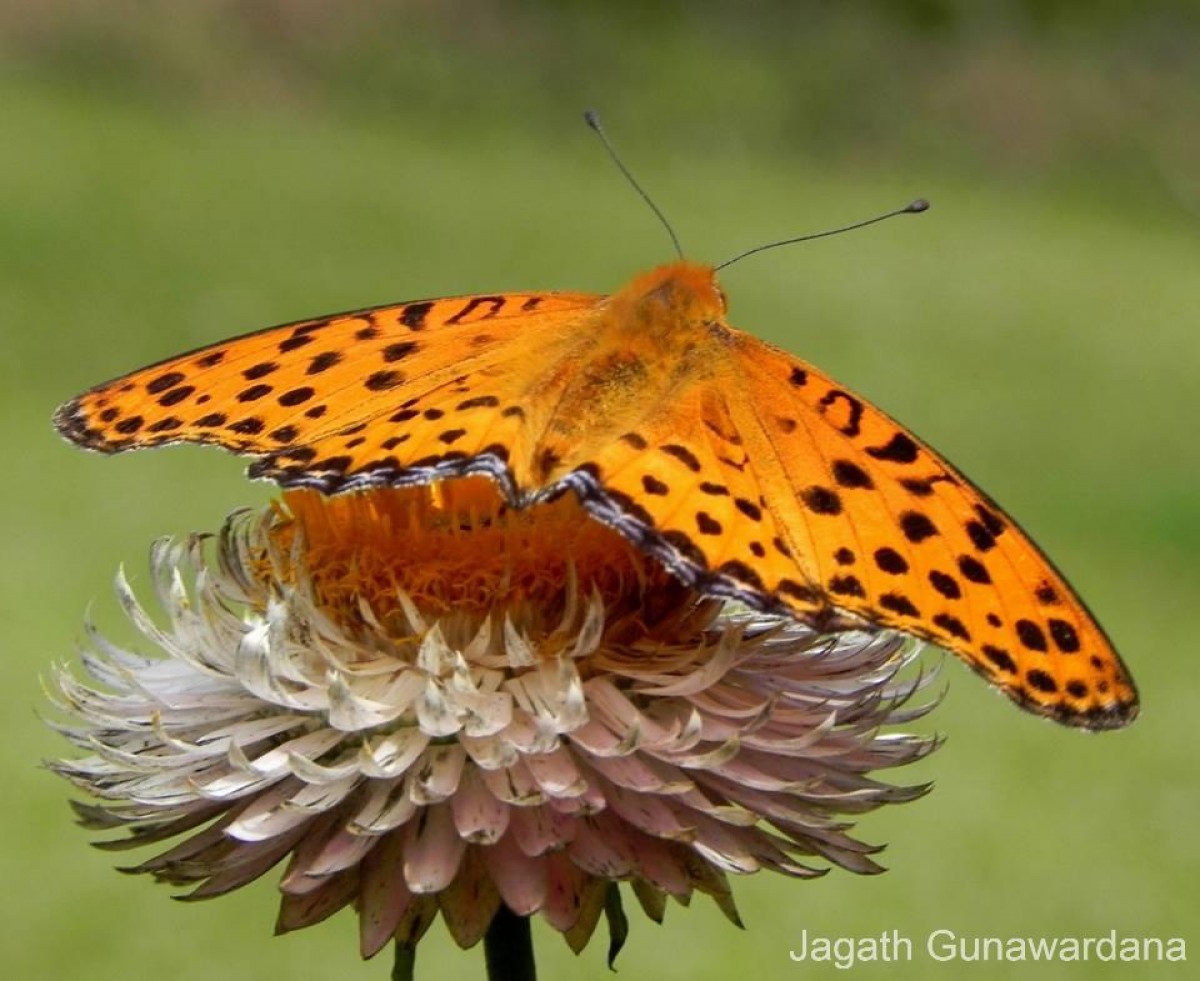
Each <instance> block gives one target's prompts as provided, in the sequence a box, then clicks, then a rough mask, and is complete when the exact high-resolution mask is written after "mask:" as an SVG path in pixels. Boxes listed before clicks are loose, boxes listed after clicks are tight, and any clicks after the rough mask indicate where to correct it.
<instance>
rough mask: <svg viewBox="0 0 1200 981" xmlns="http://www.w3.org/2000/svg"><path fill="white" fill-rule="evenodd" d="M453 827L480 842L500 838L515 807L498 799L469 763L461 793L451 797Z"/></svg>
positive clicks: (490, 841)
mask: <svg viewBox="0 0 1200 981" xmlns="http://www.w3.org/2000/svg"><path fill="white" fill-rule="evenodd" d="M450 807H451V810H452V811H453V812H454V827H455V828H456V829H457V831H458V833H459V835H460V836H461V837H462V838H464V839H465V840H467V841H469V842H472V843H474V844H479V845H491V844H494V843H495V842H497V841H499V840H500V839H501V838H502V837H503V836H504V832H505V831H506V830H507V829H508V823H509V819H510V815H511V814H512V810H513V809H512V807H511V806H510V805H508V804H505V803H503V802H502V801H499V800H497V799H496V797H495V796H494V795H493V794H492V792H491V791H490V790H488V789H487V785H486V784H485V783H484V781H483V777H482V776H480V774H479V771H478V770H477V769H475V767H473V766H469V767H467V769H466V772H465V773H464V774H463V778H462V781H461V782H460V784H459V788H458V792H457V793H456V794H455V795H454V796H453V797H452V798H451V800H450Z"/></svg>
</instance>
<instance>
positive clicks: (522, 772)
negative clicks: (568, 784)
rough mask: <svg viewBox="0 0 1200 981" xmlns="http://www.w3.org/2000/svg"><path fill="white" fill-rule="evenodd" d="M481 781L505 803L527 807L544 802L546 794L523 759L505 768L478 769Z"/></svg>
mask: <svg viewBox="0 0 1200 981" xmlns="http://www.w3.org/2000/svg"><path fill="white" fill-rule="evenodd" d="M479 772H480V776H482V777H483V782H484V783H485V784H487V788H488V790H490V791H491V792H492V794H493V795H494V796H495V797H496V799H497V800H502V801H504V803H506V804H515V805H517V806H518V807H529V806H530V805H533V804H541V803H543V802H545V800H546V795H545V794H544V793H542V791H541V789H540V788H539V787H538V785H537V783H536V781H535V780H534V779H533V775H532V774H531V773H530V772H529V768H528V767H526V766H525V762H524V760H522V759H520V758H518V759H517V761H516V762H515V763H514V764H513V765H512V766H510V767H508V768H507V769H505V770H480V771H479Z"/></svg>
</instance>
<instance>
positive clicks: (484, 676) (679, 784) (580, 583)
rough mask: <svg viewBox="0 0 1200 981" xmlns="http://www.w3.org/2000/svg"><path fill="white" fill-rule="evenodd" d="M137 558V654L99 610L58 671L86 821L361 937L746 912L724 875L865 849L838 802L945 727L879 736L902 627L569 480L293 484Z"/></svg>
mask: <svg viewBox="0 0 1200 981" xmlns="http://www.w3.org/2000/svg"><path fill="white" fill-rule="evenodd" d="M151 567H152V570H153V582H154V585H155V589H156V592H157V599H158V602H159V604H160V605H161V607H162V611H163V616H162V617H161V618H160V619H161V620H162V624H161V625H159V624H158V623H156V622H155V620H154V619H153V618H152V617H151V615H150V614H149V613H148V612H147V611H146V610H145V609H144V608H143V607H142V606H141V605H140V604H139V602H138V601H137V599H135V597H134V595H133V592H132V590H131V588H130V586H129V584H128V583H127V581H126V579H125V578H124V576H123V575H119V576H118V578H117V593H118V596H119V598H120V601H121V603H122V605H123V607H124V608H125V611H126V613H127V614H128V615H129V617H130V619H131V620H132V621H133V623H134V624H135V625H136V627H137V628H138V630H139V631H140V632H141V633H142V634H143V635H144V636H145V637H146V638H147V639H148V640H149V641H150V642H151V643H152V644H153V645H154V646H155V647H157V648H158V649H159V651H158V652H157V653H155V654H154V655H151V656H145V655H142V654H137V653H134V652H131V651H127V650H124V649H121V648H119V647H117V646H115V645H113V644H111V643H109V642H108V641H107V640H105V639H104V638H103V637H102V636H101V635H100V634H99V633H98V632H97V631H96V630H95V629H94V628H92V627H91V626H90V625H89V627H88V635H89V638H90V641H91V650H89V651H87V652H85V654H84V655H83V667H84V669H85V671H86V673H87V675H88V676H89V677H90V680H88V681H81V680H79V679H77V678H76V677H75V676H74V675H73V674H72V673H71V672H70V671H68V670H67V669H66V668H65V667H64V668H60V669H58V670H57V672H56V673H55V676H54V678H53V682H54V685H53V687H54V689H55V694H56V699H57V701H58V703H59V705H60V707H61V708H62V709H64V711H65V712H66V713H67V714H68V715H69V716H70V721H69V722H67V723H65V724H62V725H60V726H59V728H60V729H61V730H62V731H63V732H64V734H65V735H66V736H67V737H68V738H69V739H70V740H71V741H72V742H73V743H74V744H75V745H76V746H77V747H78V748H79V749H80V750H82V751H83V752H84V753H85V754H86V755H84V756H83V757H82V758H77V759H72V760H62V761H58V762H56V763H54V764H52V766H53V768H54V769H55V770H56V771H57V772H58V773H60V774H62V775H63V776H65V777H66V778H68V779H69V780H71V781H72V782H73V783H74V784H75V785H76V786H77V787H78V788H80V789H81V790H83V791H85V792H86V793H87V794H89V795H91V796H93V797H95V798H97V799H98V803H89V804H77V805H76V808H77V811H78V813H79V815H80V817H81V819H82V823H84V824H85V825H86V826H87V827H90V828H96V829H110V830H111V829H114V828H125V829H127V830H128V832H129V836H128V837H127V838H124V839H118V841H117V842H115V843H110V844H112V845H119V846H125V845H132V844H136V845H140V844H148V843H157V842H162V841H164V840H166V839H169V838H180V839H181V840H180V841H179V842H178V843H177V844H175V845H174V846H173V847H170V848H168V849H167V850H166V851H163V852H161V853H160V854H157V855H155V856H154V857H152V858H150V859H148V860H147V861H144V862H142V863H141V864H140V865H138V866H136V868H135V871H138V872H148V873H151V874H152V875H153V876H155V877H156V878H158V879H160V880H165V881H167V882H169V883H172V884H174V885H180V886H191V887H193V888H192V891H191V892H190V893H189V897H191V898H205V897H210V896H216V895H220V894H222V893H225V892H228V891H230V890H232V889H236V888H238V887H239V886H242V885H244V884H246V883H248V882H250V881H251V880H253V879H256V878H257V877H258V876H260V875H262V874H263V873H265V872H267V871H268V870H269V869H271V868H272V867H274V866H275V865H277V864H278V863H280V862H282V861H284V860H285V859H286V860H287V867H286V871H285V872H284V874H283V877H282V881H281V883H280V889H281V891H282V902H281V907H280V912H279V918H278V924H277V929H278V930H279V931H281V932H282V931H288V930H293V929H297V928H299V927H304V926H308V925H310V924H313V923H316V922H318V921H320V920H322V919H324V918H325V917H327V916H329V915H330V914H332V913H334V912H336V911H337V910H339V909H341V908H342V907H344V906H346V905H349V904H353V905H354V906H355V907H357V910H358V915H359V918H360V924H361V944H360V946H361V953H362V954H363V956H367V957H369V956H371V955H373V954H375V953H376V952H377V951H378V950H379V949H380V948H381V947H382V946H384V945H385V944H386V943H387V942H388V941H389V940H390V939H392V938H393V937H395V938H396V939H397V940H398V942H399V946H400V947H403V948H405V949H409V950H411V949H412V948H413V947H414V946H415V944H416V942H417V940H418V939H419V938H420V936H421V935H422V934H423V933H424V931H425V930H426V929H427V928H428V926H429V925H430V923H431V922H432V921H433V920H434V919H435V918H436V917H437V915H438V913H440V914H441V916H442V918H443V919H444V921H445V923H446V925H447V927H448V928H449V930H450V932H451V934H452V935H453V937H454V939H455V940H456V941H457V942H458V943H459V944H460V945H462V946H464V947H467V946H471V945H472V944H474V943H476V942H477V941H478V940H479V939H480V938H481V937H482V936H483V935H484V934H485V932H486V931H487V930H488V928H489V924H491V923H492V922H493V918H494V917H495V916H496V914H497V912H498V911H500V910H502V909H505V908H506V909H507V910H508V911H511V913H512V914H516V916H518V917H529V916H532V915H534V914H540V915H541V916H542V917H544V918H545V919H546V920H547V921H548V922H549V923H550V924H551V925H552V926H553V927H554V928H555V929H556V930H558V931H560V932H562V933H563V934H564V936H565V937H566V939H567V941H568V943H570V945H571V946H572V947H573V948H574V949H575V950H576V951H579V950H580V949H582V948H583V946H584V945H585V944H586V943H587V941H588V939H589V938H590V936H591V935H592V933H593V931H594V929H595V927H596V924H597V922H598V919H599V917H600V914H601V912H602V911H604V910H605V908H606V904H609V905H608V912H609V914H610V916H611V917H612V920H611V922H612V923H614V924H615V925H616V926H617V928H618V932H620V924H621V922H622V919H623V918H622V917H621V916H619V915H618V914H614V908H613V906H612V905H611V904H612V901H613V897H614V895H615V890H614V888H613V884H614V883H616V882H627V883H628V884H629V885H630V886H631V887H632V891H633V894H634V895H635V896H636V897H637V899H638V900H639V902H640V903H641V905H642V907H643V908H644V910H645V911H646V912H647V913H648V914H649V915H650V916H651V917H652V918H654V919H655V920H658V919H661V917H662V914H663V910H664V907H665V903H666V898H667V897H668V896H671V897H674V898H676V899H678V900H681V901H684V902H686V901H687V900H688V899H689V898H690V897H691V895H692V893H693V892H694V891H699V892H702V893H706V894H708V895H709V896H711V897H713V899H715V901H716V902H717V904H718V905H719V906H720V908H721V909H722V910H723V911H724V913H725V914H726V916H728V917H729V918H730V919H731V920H733V921H734V922H737V912H736V909H735V907H734V902H733V898H732V895H731V892H730V887H729V884H728V881H727V874H728V873H737V874H742V873H749V872H754V871H757V870H759V869H773V870H775V871H778V872H782V873H784V874H787V875H791V876H797V877H810V876H816V875H820V874H822V873H823V872H824V871H826V869H825V868H824V867H823V866H821V865H814V864H812V861H811V860H812V859H813V858H816V859H823V860H827V861H828V862H832V863H834V864H836V865H839V866H842V867H843V868H846V869H849V870H851V871H854V872H860V873H869V872H876V871H879V866H878V865H877V864H876V863H875V862H874V860H873V859H872V858H871V854H872V853H873V852H874V851H876V849H875V848H873V847H871V846H868V845H866V844H863V843H862V842H859V841H857V840H856V839H854V838H853V837H851V836H850V834H849V830H850V824H849V823H847V821H846V817H848V816H853V815H856V814H860V813H862V812H864V811H867V810H869V809H871V808H874V807H877V806H879V805H881V804H885V803H892V802H899V801H906V800H910V799H912V798H913V797H915V796H918V795H919V794H921V793H923V792H924V790H925V789H926V788H924V787H895V786H889V785H887V784H884V783H881V782H879V781H877V780H876V779H874V778H873V777H872V776H871V775H870V774H871V773H872V771H876V770H880V769H885V768H889V767H894V766H898V765H902V764H905V763H908V762H910V761H912V760H915V759H917V758H919V757H921V756H923V755H924V754H925V753H927V752H928V751H929V750H930V749H931V748H932V747H933V746H934V744H935V742H934V740H932V739H931V738H929V737H922V736H915V735H904V734H896V733H884V732H881V727H884V726H888V725H892V724H896V723H905V722H908V721H909V720H911V719H913V718H915V717H917V716H919V715H921V714H923V713H924V712H925V711H927V710H928V708H929V707H930V706H929V704H928V703H926V704H918V705H909V704H907V703H908V699H909V697H910V696H911V695H912V694H913V692H914V691H917V690H918V689H920V688H922V687H923V686H924V684H925V683H926V681H927V680H928V677H929V676H928V675H917V676H916V677H912V672H905V671H904V668H905V667H906V666H907V665H909V664H910V662H911V661H912V659H913V658H914V656H915V654H916V652H917V645H915V644H913V643H911V642H909V641H906V640H904V639H902V638H901V637H900V636H899V635H897V634H894V633H891V632H886V631H874V630H867V629H863V630H857V631H849V632H842V633H836V634H828V635H821V634H819V633H817V632H816V631H814V630H813V629H810V628H809V627H806V626H804V625H802V624H800V623H797V622H795V621H793V620H790V619H787V618H782V617H777V616H767V615H763V614H760V613H755V612H752V611H750V610H747V609H745V608H742V607H740V606H738V605H736V604H732V603H729V602H726V601H723V600H717V599H713V598H708V597H705V596H702V595H699V594H698V593H696V592H694V591H692V590H690V589H688V588H686V587H685V586H683V585H682V584H680V583H679V582H678V581H676V580H675V579H673V578H672V577H671V576H670V575H669V574H668V573H667V572H666V571H665V570H664V569H662V567H660V566H659V565H658V564H657V563H656V562H655V561H654V560H652V559H650V558H648V557H646V556H645V555H643V554H642V553H641V552H639V551H638V550H637V549H636V548H635V547H634V546H632V545H631V544H629V543H628V542H627V541H626V540H625V539H623V538H621V537H620V536H619V535H618V534H616V533H615V532H613V531H611V530H610V529H608V528H607V527H605V526H603V525H601V524H599V523H597V522H595V521H593V520H591V519H589V518H587V516H586V515H585V514H584V512H583V511H582V509H581V508H580V506H579V504H578V503H577V501H576V500H575V499H574V496H573V495H569V494H568V495H564V496H562V497H560V498H559V499H557V500H556V501H554V502H551V503H546V504H542V505H538V506H537V507H533V508H530V509H527V510H519V511H518V510H511V509H507V508H506V507H505V506H504V504H503V503H502V501H501V500H500V498H499V496H498V494H497V492H496V491H495V489H494V487H493V485H491V484H490V483H489V482H487V481H486V480H483V479H482V478H470V479H466V480H461V481H454V482H450V483H445V484H439V485H436V486H433V487H418V488H405V489H391V490H376V491H371V492H369V493H360V494H349V495H343V496H338V497H324V496H321V495H319V494H317V493H315V492H312V491H290V492H286V493H285V494H284V495H283V499H282V502H279V503H276V504H274V505H272V506H270V507H269V508H267V509H265V510H264V511H261V512H257V513H252V512H238V513H235V514H234V515H232V516H231V517H230V518H229V519H228V520H227V522H226V523H225V525H224V527H223V528H222V530H221V532H220V534H219V535H218V536H217V537H216V539H215V541H214V540H213V539H211V538H209V537H207V536H192V537H191V538H189V539H188V540H186V541H184V542H182V543H179V542H171V541H166V540H164V541H160V542H159V543H157V544H156V545H155V546H154V548H153V551H152V555H151ZM617 939H618V940H619V937H618V938H617Z"/></svg>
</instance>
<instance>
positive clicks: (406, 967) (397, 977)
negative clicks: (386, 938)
mask: <svg viewBox="0 0 1200 981" xmlns="http://www.w3.org/2000/svg"><path fill="white" fill-rule="evenodd" d="M416 963H417V947H416V944H414V945H413V946H411V947H409V946H408V945H407V944H402V943H401V942H400V941H399V940H397V941H396V959H395V961H393V962H392V981H413V969H414V968H415V967H416Z"/></svg>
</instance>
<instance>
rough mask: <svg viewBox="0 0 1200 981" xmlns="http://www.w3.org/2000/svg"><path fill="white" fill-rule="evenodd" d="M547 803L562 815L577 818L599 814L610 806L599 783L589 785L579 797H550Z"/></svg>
mask: <svg viewBox="0 0 1200 981" xmlns="http://www.w3.org/2000/svg"><path fill="white" fill-rule="evenodd" d="M546 803H547V804H549V805H550V806H551V807H552V808H554V810H556V811H558V812H559V813H560V814H572V815H575V816H576V817H586V816H587V815H589V814H599V813H600V812H601V811H603V810H604V809H605V808H606V807H607V806H608V802H607V801H606V800H605V799H604V791H603V790H602V789H601V788H600V785H599V783H590V784H588V785H587V788H586V789H585V790H584V792H583V793H582V794H580V795H579V796H578V797H550V798H548V799H547V801H546Z"/></svg>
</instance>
